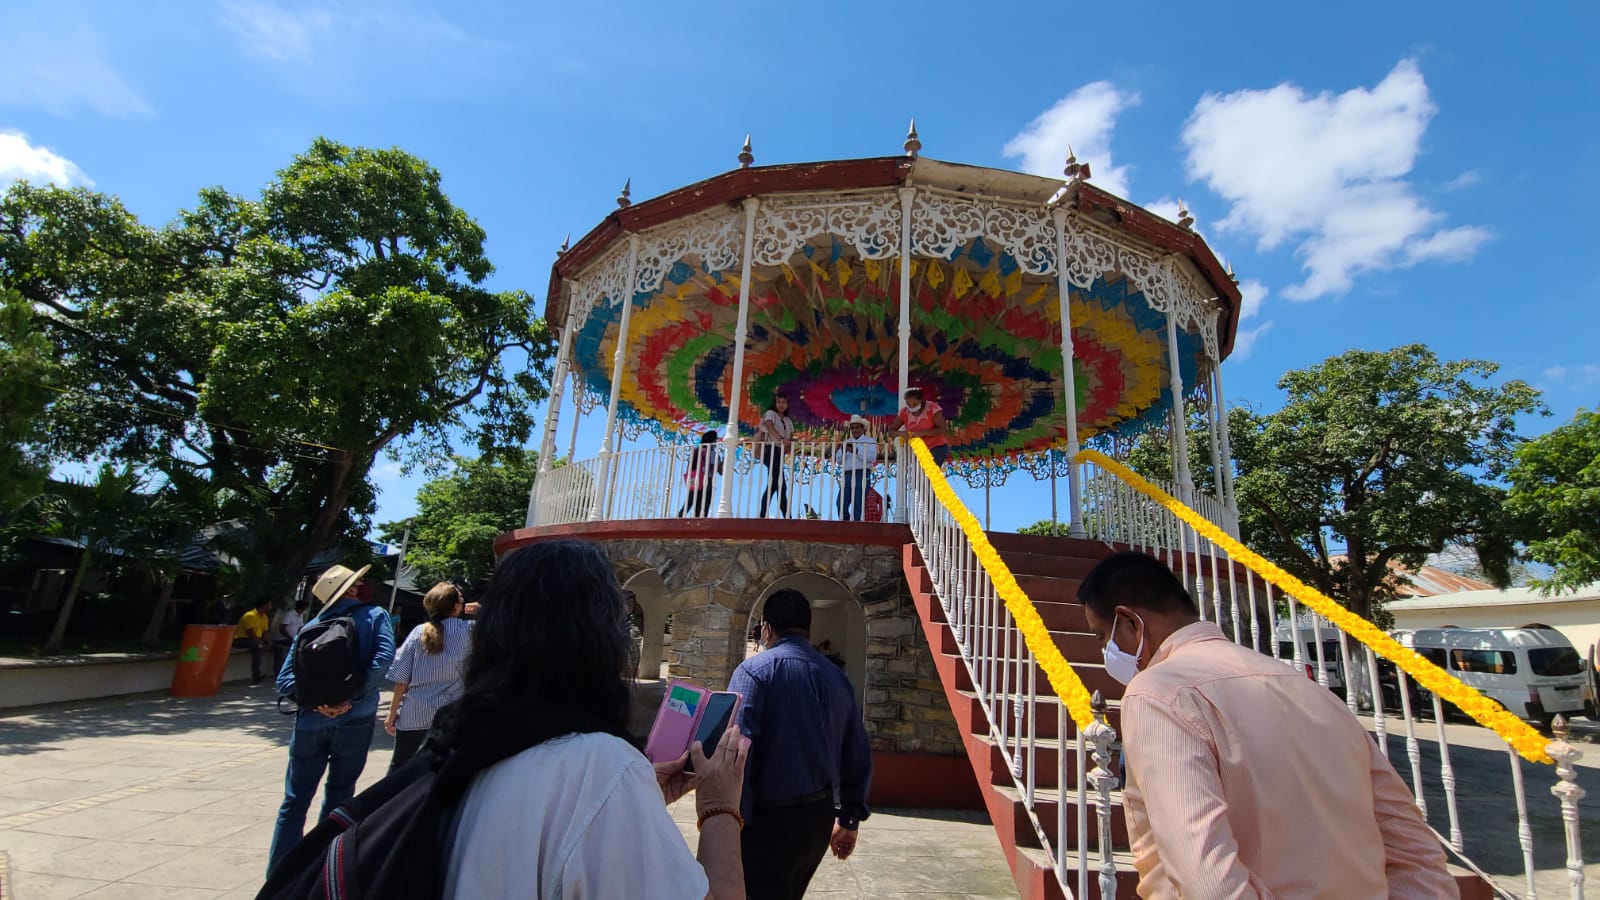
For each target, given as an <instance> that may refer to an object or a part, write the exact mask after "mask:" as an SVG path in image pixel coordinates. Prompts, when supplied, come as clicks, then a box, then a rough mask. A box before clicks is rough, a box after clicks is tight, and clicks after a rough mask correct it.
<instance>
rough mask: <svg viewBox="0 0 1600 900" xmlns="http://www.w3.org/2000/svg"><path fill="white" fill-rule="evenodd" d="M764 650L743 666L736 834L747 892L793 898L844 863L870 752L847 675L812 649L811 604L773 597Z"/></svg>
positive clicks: (789, 594)
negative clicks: (821, 868)
mask: <svg viewBox="0 0 1600 900" xmlns="http://www.w3.org/2000/svg"><path fill="white" fill-rule="evenodd" d="M757 634H758V635H759V640H760V644H761V646H762V647H763V648H764V652H762V653H758V654H756V655H755V656H754V657H752V658H750V659H747V660H745V661H744V662H742V663H740V664H739V668H738V669H736V670H734V673H733V678H731V679H729V681H728V690H730V691H733V692H735V693H737V694H739V695H741V696H742V697H743V698H744V699H743V704H744V705H743V706H742V707H741V708H740V712H739V732H740V733H741V734H743V735H745V736H746V737H748V738H750V740H751V741H753V742H754V743H753V744H752V745H751V750H750V762H749V766H748V768H747V769H746V771H745V776H746V777H745V790H744V798H743V807H742V812H743V814H744V820H745V829H744V833H743V834H742V835H741V841H740V844H741V848H742V851H743V856H744V885H745V893H746V895H748V896H749V897H752V898H754V900H771V898H777V900H790V898H794V900H799V898H800V897H803V896H805V892H806V885H808V884H810V883H811V876H812V875H813V874H814V873H815V872H816V871H817V865H818V864H819V863H821V862H822V857H823V855H824V854H825V853H827V851H828V849H829V848H830V847H831V848H832V849H833V855H834V856H837V857H838V858H840V859H847V858H849V856H850V854H851V852H852V851H854V850H855V847H856V830H857V829H858V828H860V827H861V821H862V820H863V819H865V818H866V817H867V815H868V813H869V810H868V809H867V788H868V786H869V785H870V784H871V783H872V750H871V747H870V745H869V744H868V743H867V729H866V725H865V724H864V723H863V722H862V720H861V710H860V709H859V708H858V707H857V706H856V692H855V688H853V687H851V685H850V680H849V679H848V678H846V677H845V674H844V671H843V670H842V669H840V668H839V667H838V666H836V665H834V664H833V663H832V662H829V660H828V658H827V657H825V656H823V655H822V654H821V653H819V652H818V651H817V649H816V648H815V647H813V646H811V640H810V635H811V602H810V601H808V600H807V599H806V597H805V595H804V594H802V593H800V592H799V591H796V590H787V589H786V590H780V591H774V592H773V594H772V596H770V597H768V598H767V601H766V603H765V604H764V605H763V606H762V612H761V627H760V630H759V631H758V632H757Z"/></svg>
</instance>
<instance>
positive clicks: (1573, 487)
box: [1506, 409, 1600, 591]
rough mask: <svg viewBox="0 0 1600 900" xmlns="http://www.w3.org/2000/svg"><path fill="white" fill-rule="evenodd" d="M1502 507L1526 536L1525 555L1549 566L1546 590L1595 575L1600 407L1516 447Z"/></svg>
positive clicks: (1599, 554) (1599, 561)
mask: <svg viewBox="0 0 1600 900" xmlns="http://www.w3.org/2000/svg"><path fill="white" fill-rule="evenodd" d="M1507 478H1508V480H1509V481H1510V482H1511V491H1510V494H1509V496H1508V497H1507V498H1506V508H1507V511H1508V512H1509V513H1510V514H1511V515H1512V516H1514V517H1516V519H1517V521H1518V523H1519V524H1520V525H1521V529H1522V533H1523V535H1524V536H1525V537H1526V539H1527V541H1528V547H1527V554H1528V556H1529V557H1530V558H1532V559H1533V560H1535V561H1536V562H1541V563H1544V564H1545V565H1547V566H1550V567H1552V569H1553V571H1552V573H1551V576H1550V578H1549V579H1547V580H1542V581H1538V582H1536V583H1537V584H1538V585H1539V587H1541V588H1543V589H1544V590H1546V591H1555V590H1562V589H1565V588H1572V587H1577V586H1579V585H1582V584H1586V583H1588V582H1591V581H1596V580H1600V410H1581V409H1580V410H1579V411H1578V413H1577V415H1575V416H1573V417H1572V421H1571V422H1569V423H1567V424H1566V425H1563V426H1561V427H1560V428H1556V429H1554V430H1553V431H1550V432H1549V433H1547V434H1544V435H1541V436H1539V437H1536V438H1533V439H1532V440H1530V441H1528V442H1527V443H1525V444H1523V445H1522V446H1521V447H1519V448H1518V449H1517V459H1516V463H1515V464H1514V465H1513V466H1512V467H1511V471H1510V472H1509V473H1508V475H1507Z"/></svg>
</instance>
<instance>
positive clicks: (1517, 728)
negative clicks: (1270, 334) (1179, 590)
mask: <svg viewBox="0 0 1600 900" xmlns="http://www.w3.org/2000/svg"><path fill="white" fill-rule="evenodd" d="M1076 461H1077V462H1092V463H1095V464H1096V465H1098V466H1100V467H1101V468H1103V469H1105V470H1106V471H1108V472H1110V473H1112V474H1113V475H1116V476H1117V477H1118V478H1121V479H1122V480H1123V481H1126V482H1127V483H1128V484H1129V485H1130V486H1132V487H1133V489H1134V490H1136V491H1138V492H1139V493H1141V494H1144V495H1145V496H1146V497H1149V498H1150V499H1151V500H1154V501H1156V502H1157V503H1159V504H1161V505H1162V506H1164V507H1166V509H1167V510H1168V511H1169V512H1171V513H1172V514H1173V515H1175V516H1177V517H1178V518H1179V519H1181V520H1182V521H1183V522H1184V523H1185V524H1187V525H1188V526H1189V527H1191V528H1193V529H1194V530H1195V531H1197V532H1199V533H1200V534H1201V535H1202V536H1204V537H1205V538H1206V540H1209V541H1211V542H1212V543H1213V544H1216V545H1217V546H1218V547H1221V548H1222V549H1223V551H1224V552H1226V553H1227V554H1228V556H1229V557H1231V558H1232V559H1233V560H1234V561H1236V562H1238V563H1240V564H1242V565H1244V566H1245V568H1248V569H1249V570H1251V571H1252V572H1255V573H1256V574H1257V575H1259V576H1261V577H1262V578H1263V579H1265V580H1267V581H1269V582H1271V583H1272V584H1275V585H1277V586H1278V588H1279V589H1280V590H1282V591H1283V592H1284V593H1286V594H1288V595H1290V596H1291V597H1294V598H1295V599H1296V600H1298V601H1299V602H1300V603H1302V604H1304V605H1306V606H1308V607H1310V608H1311V609H1312V610H1314V611H1316V612H1317V613H1318V614H1319V615H1321V616H1322V617H1323V618H1325V619H1327V620H1328V621H1330V622H1332V623H1333V624H1334V626H1335V627H1336V628H1338V629H1339V630H1341V631H1343V632H1344V633H1346V634H1348V635H1350V636H1351V637H1353V638H1355V639H1356V640H1358V641H1360V642H1361V643H1363V644H1365V645H1366V646H1368V647H1370V648H1371V649H1372V651H1373V652H1374V653H1376V654H1377V655H1379V656H1381V657H1383V658H1384V659H1387V660H1389V661H1390V662H1392V663H1394V664H1395V665H1396V666H1398V667H1399V668H1400V669H1401V670H1403V671H1404V672H1405V673H1406V674H1407V675H1409V676H1411V678H1412V679H1413V680H1415V681H1416V682H1417V684H1419V685H1421V686H1422V687H1425V688H1427V689H1428V690H1430V691H1432V692H1433V693H1434V695H1435V696H1437V697H1438V698H1439V699H1441V700H1444V701H1448V702H1450V703H1454V704H1455V705H1456V707H1457V708H1459V709H1460V710H1461V711H1462V712H1464V713H1466V714H1467V715H1469V716H1471V717H1472V718H1473V720H1474V721H1476V722H1477V723H1478V724H1480V725H1482V726H1483V727H1485V728H1488V729H1489V730H1491V731H1493V732H1494V733H1495V734H1498V735H1499V736H1500V738H1501V740H1504V741H1505V742H1506V743H1507V744H1510V745H1511V746H1512V747H1514V748H1516V751H1517V752H1518V753H1519V754H1521V755H1522V758H1523V759H1526V760H1528V761H1529V762H1535V763H1551V764H1553V763H1554V762H1555V760H1553V759H1551V758H1550V755H1549V753H1547V752H1546V751H1545V744H1546V740H1545V737H1544V736H1543V735H1541V734H1540V733H1539V732H1538V731H1536V730H1535V729H1533V728H1532V727H1530V726H1529V725H1528V723H1526V722H1524V721H1522V720H1521V719H1519V718H1517V717H1516V716H1514V715H1512V714H1511V713H1510V712H1508V711H1507V710H1506V708H1505V707H1503V706H1501V705H1500V704H1498V703H1496V702H1494V701H1493V700H1490V699H1489V698H1488V697H1485V696H1484V695H1483V694H1481V693H1479V692H1478V691H1476V690H1475V689H1473V688H1471V687H1468V686H1467V685H1465V684H1462V683H1461V681H1460V680H1459V679H1457V678H1455V677H1454V676H1452V675H1450V674H1449V673H1448V672H1445V671H1444V670H1443V669H1441V668H1439V667H1438V666H1436V665H1434V664H1433V663H1431V662H1429V661H1428V660H1426V659H1424V658H1423V657H1422V656H1421V655H1419V654H1418V653H1416V652H1415V651H1413V650H1411V649H1409V648H1406V647H1403V646H1401V645H1400V643H1399V642H1398V641H1396V640H1395V639H1394V638H1392V637H1390V636H1389V635H1387V634H1385V633H1384V632H1383V631H1382V630H1381V629H1379V628H1378V626H1376V625H1374V624H1372V623H1371V622H1368V621H1367V620H1366V619H1363V618H1361V617H1360V616H1358V615H1356V614H1355V613H1353V612H1351V611H1349V610H1348V609H1345V608H1344V607H1343V606H1340V605H1339V604H1338V602H1336V601H1335V600H1333V599H1332V598H1331V597H1328V596H1327V595H1326V594H1323V593H1322V592H1321V591H1318V590H1316V589H1315V588H1313V587H1311V586H1310V585H1308V584H1306V583H1305V582H1303V581H1301V580H1300V579H1298V578H1296V577H1294V576H1293V575H1290V574H1289V573H1288V572H1285V571H1284V570H1283V569H1281V568H1279V567H1278V566H1277V565H1275V564H1273V563H1271V562H1269V561H1267V560H1266V559H1263V558H1262V557H1261V556H1260V555H1259V554H1257V553H1256V552H1255V551H1253V550H1251V549H1250V548H1248V547H1246V546H1245V545H1243V544H1241V543H1239V542H1238V541H1236V540H1234V539H1233V537H1232V536H1230V535H1229V534H1228V533H1227V532H1225V531H1223V530H1222V529H1221V528H1219V527H1217V526H1216V525H1214V524H1213V523H1211V522H1210V521H1208V520H1207V519H1205V518H1204V517H1203V516H1201V515H1200V514H1199V513H1197V512H1195V511H1194V510H1192V509H1190V508H1189V507H1187V506H1185V505H1184V504H1183V503H1182V501H1180V500H1178V499H1177V498H1176V497H1173V496H1172V495H1171V494H1168V493H1167V492H1166V491H1163V490H1161V489H1160V488H1158V487H1156V486H1155V485H1153V484H1151V483H1150V482H1148V481H1146V480H1145V479H1144V478H1142V477H1140V476H1139V474H1138V473H1136V472H1134V471H1133V470H1132V469H1129V468H1128V467H1127V466H1124V465H1122V464H1121V463H1119V462H1117V461H1116V460H1114V459H1111V458H1110V457H1108V456H1106V455H1105V454H1103V453H1100V452H1099V451H1096V450H1084V451H1081V452H1080V453H1079V454H1078V456H1077V459H1076ZM924 466H925V467H926V464H924ZM936 490H937V488H936ZM1052 684H1054V682H1052Z"/></svg>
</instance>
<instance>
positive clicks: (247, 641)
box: [233, 600, 272, 685]
mask: <svg viewBox="0 0 1600 900" xmlns="http://www.w3.org/2000/svg"><path fill="white" fill-rule="evenodd" d="M271 621H272V601H271V600H263V601H261V602H260V603H258V604H256V608H255V609H252V610H250V611H248V612H246V613H245V614H244V615H243V616H242V617H240V619H239V625H238V627H237V628H235V629H233V646H235V647H243V648H244V649H246V650H249V651H250V683H251V684H253V685H255V684H260V683H261V679H263V678H265V677H267V676H266V675H265V674H264V673H263V672H262V671H261V651H262V650H264V649H266V646H267V627H268V626H269V624H270V623H271Z"/></svg>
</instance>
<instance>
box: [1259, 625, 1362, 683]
mask: <svg viewBox="0 0 1600 900" xmlns="http://www.w3.org/2000/svg"><path fill="white" fill-rule="evenodd" d="M1291 630H1292V629H1291V627H1290V626H1289V625H1288V624H1287V623H1283V624H1279V625H1278V629H1277V631H1275V632H1273V635H1272V638H1273V640H1274V641H1275V642H1276V643H1277V645H1278V646H1277V650H1278V658H1279V659H1281V660H1283V661H1284V662H1286V663H1289V664H1291V665H1292V664H1293V663H1294V643H1293V642H1292V641H1291V639H1290V637H1289V635H1290V633H1291ZM1298 630H1299V638H1300V662H1301V664H1302V665H1303V666H1304V667H1305V670H1306V676H1307V677H1308V678H1310V679H1311V680H1312V681H1315V680H1317V629H1316V628H1313V627H1312V626H1310V625H1301V626H1300V628H1299V629H1298ZM1322 662H1323V664H1324V665H1325V666H1326V668H1325V669H1324V671H1325V672H1326V673H1327V676H1328V689H1329V690H1331V691H1333V692H1334V693H1335V694H1338V695H1339V696H1340V697H1343V696H1344V655H1343V654H1342V653H1340V652H1339V629H1337V628H1335V627H1333V623H1331V622H1327V623H1324V624H1323V625H1322Z"/></svg>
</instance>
